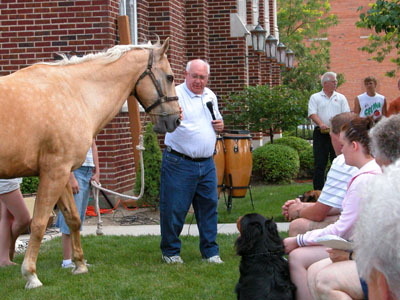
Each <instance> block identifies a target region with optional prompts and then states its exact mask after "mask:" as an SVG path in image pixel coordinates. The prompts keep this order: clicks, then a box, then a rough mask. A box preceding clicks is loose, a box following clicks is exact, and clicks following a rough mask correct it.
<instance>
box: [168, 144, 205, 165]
mask: <svg viewBox="0 0 400 300" xmlns="http://www.w3.org/2000/svg"><path fill="white" fill-rule="evenodd" d="M167 152H169V153H172V154H174V155H176V156H179V157H182V158H184V159H187V160H191V161H194V162H201V161H205V160H207V159H210V157H211V156H210V157H199V158H193V157H190V156H187V155H185V154H183V153H180V152H178V151H175V150H174V149H172V148H171V147H169V146H168V147H167Z"/></svg>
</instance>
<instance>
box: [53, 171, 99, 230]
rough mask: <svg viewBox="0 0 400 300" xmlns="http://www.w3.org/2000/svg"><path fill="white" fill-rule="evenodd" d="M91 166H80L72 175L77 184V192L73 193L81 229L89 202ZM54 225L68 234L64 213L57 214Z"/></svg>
mask: <svg viewBox="0 0 400 300" xmlns="http://www.w3.org/2000/svg"><path fill="white" fill-rule="evenodd" d="M93 169H94V168H93V167H80V168H79V169H76V170H75V171H74V175H75V178H76V180H77V181H78V184H79V193H78V194H74V200H75V205H76V208H77V210H78V213H79V217H80V219H81V231H82V225H83V221H85V214H86V209H87V206H88V202H89V195H90V179H91V178H92V175H93ZM56 226H57V227H59V228H60V231H61V232H62V233H65V234H70V231H69V227H68V225H67V223H66V222H65V218H64V215H63V214H62V213H61V211H60V213H59V214H58V218H57V222H56Z"/></svg>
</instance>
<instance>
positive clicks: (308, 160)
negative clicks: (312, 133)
mask: <svg viewBox="0 0 400 300" xmlns="http://www.w3.org/2000/svg"><path fill="white" fill-rule="evenodd" d="M299 159H300V170H299V174H298V177H299V178H312V177H313V175H314V153H313V148H312V147H309V148H308V149H306V150H304V151H302V152H301V153H300V154H299Z"/></svg>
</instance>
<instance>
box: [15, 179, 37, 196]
mask: <svg viewBox="0 0 400 300" xmlns="http://www.w3.org/2000/svg"><path fill="white" fill-rule="evenodd" d="M38 186H39V177H36V176H35V177H24V178H22V183H21V187H20V188H21V193H22V194H34V193H37V189H38Z"/></svg>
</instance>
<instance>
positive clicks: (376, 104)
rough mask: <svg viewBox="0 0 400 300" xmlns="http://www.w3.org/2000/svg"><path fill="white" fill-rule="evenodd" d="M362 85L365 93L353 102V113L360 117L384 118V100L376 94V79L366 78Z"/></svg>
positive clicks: (383, 97)
mask: <svg viewBox="0 0 400 300" xmlns="http://www.w3.org/2000/svg"><path fill="white" fill-rule="evenodd" d="M364 85H365V90H366V92H365V93H363V94H361V95H358V96H357V97H356V99H355V100H354V113H356V114H358V115H360V117H368V116H372V117H373V118H374V119H378V118H381V117H382V116H386V114H387V113H386V99H385V96H383V95H381V94H378V93H377V92H376V85H377V81H376V78H375V77H373V76H368V77H367V78H365V79H364Z"/></svg>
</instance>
